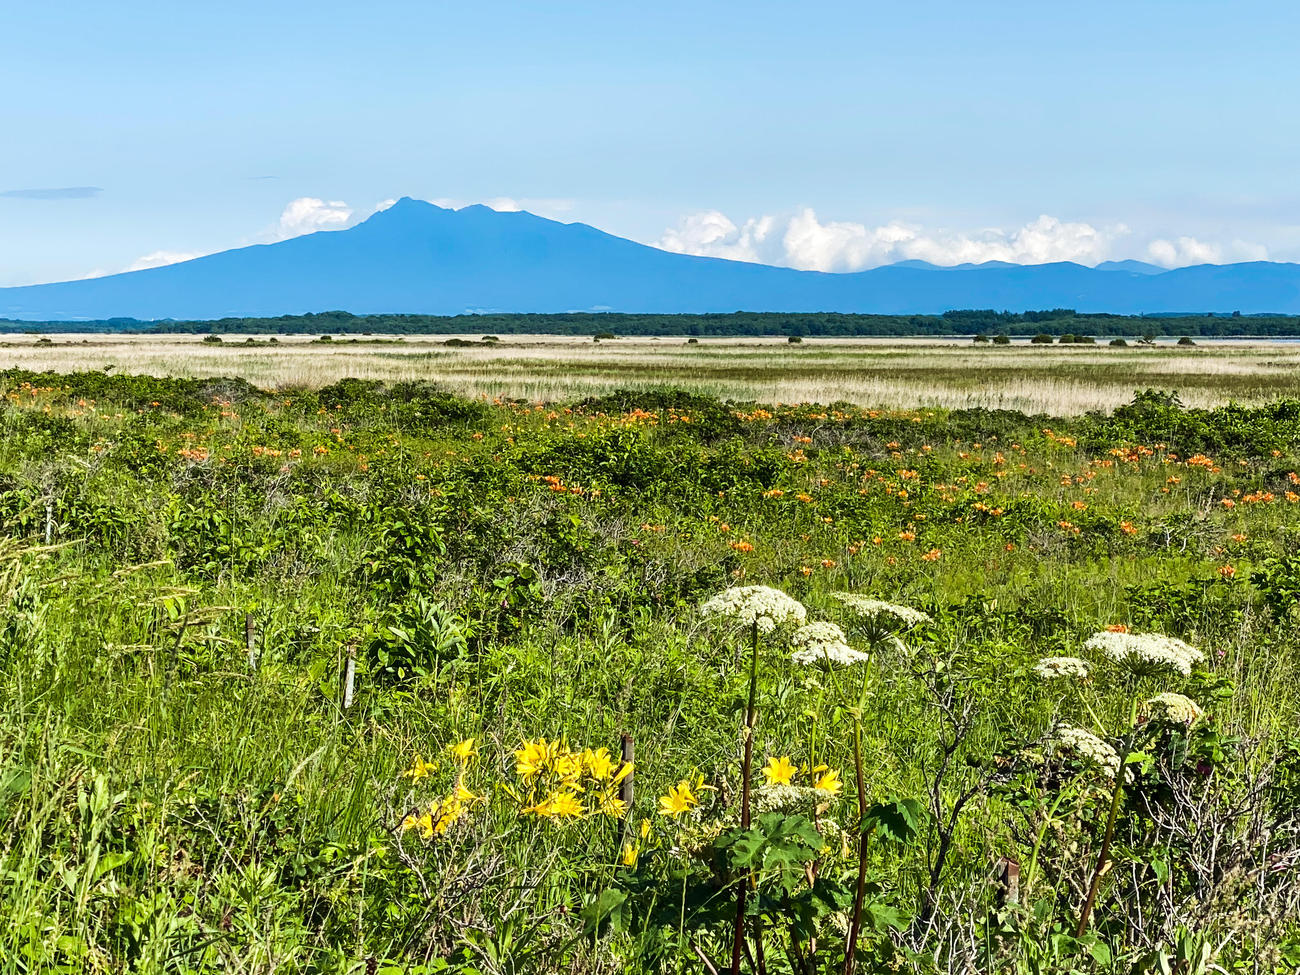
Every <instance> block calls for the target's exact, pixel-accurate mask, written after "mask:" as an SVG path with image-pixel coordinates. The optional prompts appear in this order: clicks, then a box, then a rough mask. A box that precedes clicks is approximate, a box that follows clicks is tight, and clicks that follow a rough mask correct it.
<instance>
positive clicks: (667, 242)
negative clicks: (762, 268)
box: [655, 210, 776, 262]
mask: <svg viewBox="0 0 1300 975" xmlns="http://www.w3.org/2000/svg"><path fill="white" fill-rule="evenodd" d="M774 226H776V219H775V218H774V217H757V218H754V219H751V220H746V221H745V225H744V226H743V227H737V226H736V225H735V224H734V223H732V222H731V220H730V219H729V218H728V217H727V215H726V214H724V213H722V212H720V211H718V210H705V211H703V212H702V213H692V214H689V215H688V216H685V217H682V219H681V221H680V222H679V223H678V224H677V226H676V227H675V228H672V229H670V230H665V231H664V235H663V237H661V238H660V239H659V240H658V242H656V244H655V246H656V247H658V248H660V249H662V250H666V251H672V252H673V253H674V254H696V255H703V256H707V257H726V258H729V259H730V260H733V261H754V262H760V261H762V260H764V257H763V255H762V254H761V253H760V250H761V249H762V246H761V245H763V244H764V243H765V242H766V241H767V239H768V237H769V235H770V234H771V233H772V228H773V227H774Z"/></svg>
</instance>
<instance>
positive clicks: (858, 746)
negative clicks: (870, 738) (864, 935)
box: [844, 667, 868, 975]
mask: <svg viewBox="0 0 1300 975" xmlns="http://www.w3.org/2000/svg"><path fill="white" fill-rule="evenodd" d="M866 700H867V669H866V668H865V667H864V668H863V669H862V690H861V691H860V692H859V693H858V708H857V710H856V711H855V712H854V713H853V776H854V781H855V783H856V784H857V788H858V884H857V889H856V890H855V891H854V894H853V919H852V920H851V921H850V922H849V942H848V947H847V948H846V949H845V951H844V975H853V963H854V960H855V959H854V956H855V955H856V954H857V950H858V931H859V930H860V929H861V928H862V900H863V897H864V896H865V894H866V890H867V838H868V837H867V831H866V829H865V828H864V827H863V820H865V819H866V818H867V789H866V781H865V776H864V775H863V774H862V709H863V708H864V707H865V706H866Z"/></svg>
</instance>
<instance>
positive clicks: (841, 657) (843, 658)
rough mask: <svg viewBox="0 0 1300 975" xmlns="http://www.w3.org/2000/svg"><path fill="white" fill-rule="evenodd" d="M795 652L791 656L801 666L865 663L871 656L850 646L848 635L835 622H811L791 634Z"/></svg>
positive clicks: (841, 665) (847, 665) (846, 665)
mask: <svg viewBox="0 0 1300 975" xmlns="http://www.w3.org/2000/svg"><path fill="white" fill-rule="evenodd" d="M790 645H791V646H792V647H794V653H792V654H791V655H790V656H791V658H792V659H793V660H794V662H795V663H797V664H799V666H801V667H811V666H812V665H814V664H822V663H825V664H833V665H835V666H839V667H849V666H852V665H853V664H858V663H865V662H866V661H867V660H869V659H870V657H869V656H868V655H867V654H865V653H862V652H861V651H859V650H854V649H853V648H852V647H851V646H849V641H848V637H846V636H845V635H844V631H843V630H841V629H840V628H839V627H838V626H836V625H835V624H834V623H809V624H807V625H806V626H801V627H799V629H797V630H795V631H794V633H793V634H791V636H790Z"/></svg>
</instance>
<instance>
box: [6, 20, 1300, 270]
mask: <svg viewBox="0 0 1300 975" xmlns="http://www.w3.org/2000/svg"><path fill="white" fill-rule="evenodd" d="M1298 35H1300V5H1295V4H1290V3H1281V2H1268V3H1263V2H1250V0H1244V2H1235V3H1231V4H1229V3H1225V2H1215V3H1208V2H1196V0H1181V2H1177V3H1175V2H1158V3H1156V2H1146V3H1144V2H1140V0H1139V2H1128V3H1111V2H1100V3H1098V2H1093V3H1088V4H1053V3H1042V2H1034V3H1028V2H1025V3H1022V2H985V3H972V2H969V0H967V2H962V3H950V2H934V3H927V4H902V3H889V4H877V3H869V2H856V3H828V2H804V3H800V4H792V3H765V2H761V0H749V2H746V3H743V4H742V3H708V2H700V0H696V2H690V3H679V2H676V0H669V2H657V3H654V4H624V3H611V2H604V3H569V2H552V3H535V2H534V3H526V4H525V3H500V2H492V0H486V2H476V3H472V4H470V3H432V2H427V0H426V2H418V3H417V2H397V0H371V2H368V3H364V4H363V3H355V2H351V3H337V2H320V0H316V2H312V3H306V2H299V0H261V2H256V3H254V2H247V0H227V2H223V3H221V4H176V3H174V2H169V3H165V4H164V3H160V2H159V3H155V2H139V0H122V2H119V3H116V4H103V3H99V2H95V3H90V2H82V0H65V2H60V3H45V2H42V3H29V2H23V0H11V3H10V4H8V5H7V6H6V14H5V17H4V26H3V29H2V30H0V92H4V96H3V98H0V285H14V284H27V283H33V282H37V281H49V280H59V279H66V278H74V277H83V276H86V275H88V274H95V273H108V272H113V271H119V270H122V269H125V268H128V267H133V266H146V265H149V264H156V263H160V262H163V261H167V260H172V259H175V258H177V257H179V256H183V255H194V254H202V253H209V252H212V251H215V250H222V249H225V248H228V247H233V246H241V245H244V244H249V243H258V242H266V241H271V240H275V239H279V238H282V237H284V236H287V235H291V234H294V233H299V232H304V231H310V230H314V229H338V228H340V227H344V226H347V225H349V224H350V223H354V222H356V221H357V220H359V219H362V218H364V216H366V215H367V214H368V213H370V212H372V211H373V210H374V208H375V207H377V206H380V205H382V203H383V201H386V200H390V199H392V198H394V197H398V196H404V195H409V196H416V197H420V198H424V199H430V200H434V201H438V202H444V203H454V204H463V203H470V202H478V201H484V202H494V204H495V205H497V206H500V207H509V206H519V205H522V206H525V207H526V208H528V209H533V210H535V211H536V212H539V213H542V214H543V215H546V216H554V217H557V218H559V219H563V220H581V221H584V222H586V223H591V224H594V225H596V226H598V227H601V228H603V229H605V230H609V231H610V232H613V233H617V234H620V235H623V236H628V237H632V238H634V239H636V240H641V241H644V242H646V243H656V244H659V245H661V246H666V247H669V248H671V249H676V250H682V251H688V252H693V253H710V254H718V255H721V256H731V257H736V258H740V259H746V260H765V261H770V262H773V263H785V264H792V265H794V266H800V267H818V268H824V269H827V270H851V269H855V268H859V267H866V266H872V265H874V264H880V263H888V262H890V261H892V260H902V259H905V258H909V257H921V258H925V259H929V260H934V261H936V262H937V263H955V262H957V261H959V260H967V259H971V260H985V259H1007V260H1015V261H1021V262H1028V261H1039V260H1054V259H1074V260H1079V261H1081V262H1082V263H1096V262H1097V261H1098V260H1103V259H1109V258H1125V257H1135V258H1141V259H1145V260H1154V261H1157V262H1158V263H1163V264H1167V265H1173V264H1186V263H1202V262H1205V261H1215V262H1226V261H1232V260H1244V259H1259V258H1264V257H1267V258H1269V259H1274V260H1300V190H1297V187H1296V185H1295V183H1296V176H1297V174H1298V173H1300V126H1297V124H1296V123H1295V121H1294V105H1293V101H1294V97H1293V96H1294V94H1295V92H1296V91H1297V90H1300V61H1298V59H1297V58H1296V57H1295V56H1294V51H1293V49H1292V47H1293V45H1292V41H1293V39H1294V38H1295V37H1296V36H1298ZM34 190H39V191H45V192H41V193H32V192H31V191H34ZM60 190H62V191H65V192H49V191H60Z"/></svg>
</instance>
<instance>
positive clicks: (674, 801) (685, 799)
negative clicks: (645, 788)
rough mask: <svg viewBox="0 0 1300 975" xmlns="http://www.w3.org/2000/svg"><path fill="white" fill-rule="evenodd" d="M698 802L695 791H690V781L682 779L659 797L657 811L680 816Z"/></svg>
mask: <svg viewBox="0 0 1300 975" xmlns="http://www.w3.org/2000/svg"><path fill="white" fill-rule="evenodd" d="M698 803H699V800H698V799H696V798H695V793H693V792H692V791H691V783H690V782H689V781H688V780H686V779H682V780H681V781H680V782H678V783H677V784H676V785H675V786H673V787H672V788H671V789H669V790H668V794H667V795H663V796H660V797H659V812H660V814H661V815H664V816H680V815H681V814H682V813H684V812H690V811H691V809H692V808H693V807H694V806H696V805H697V804H698Z"/></svg>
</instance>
